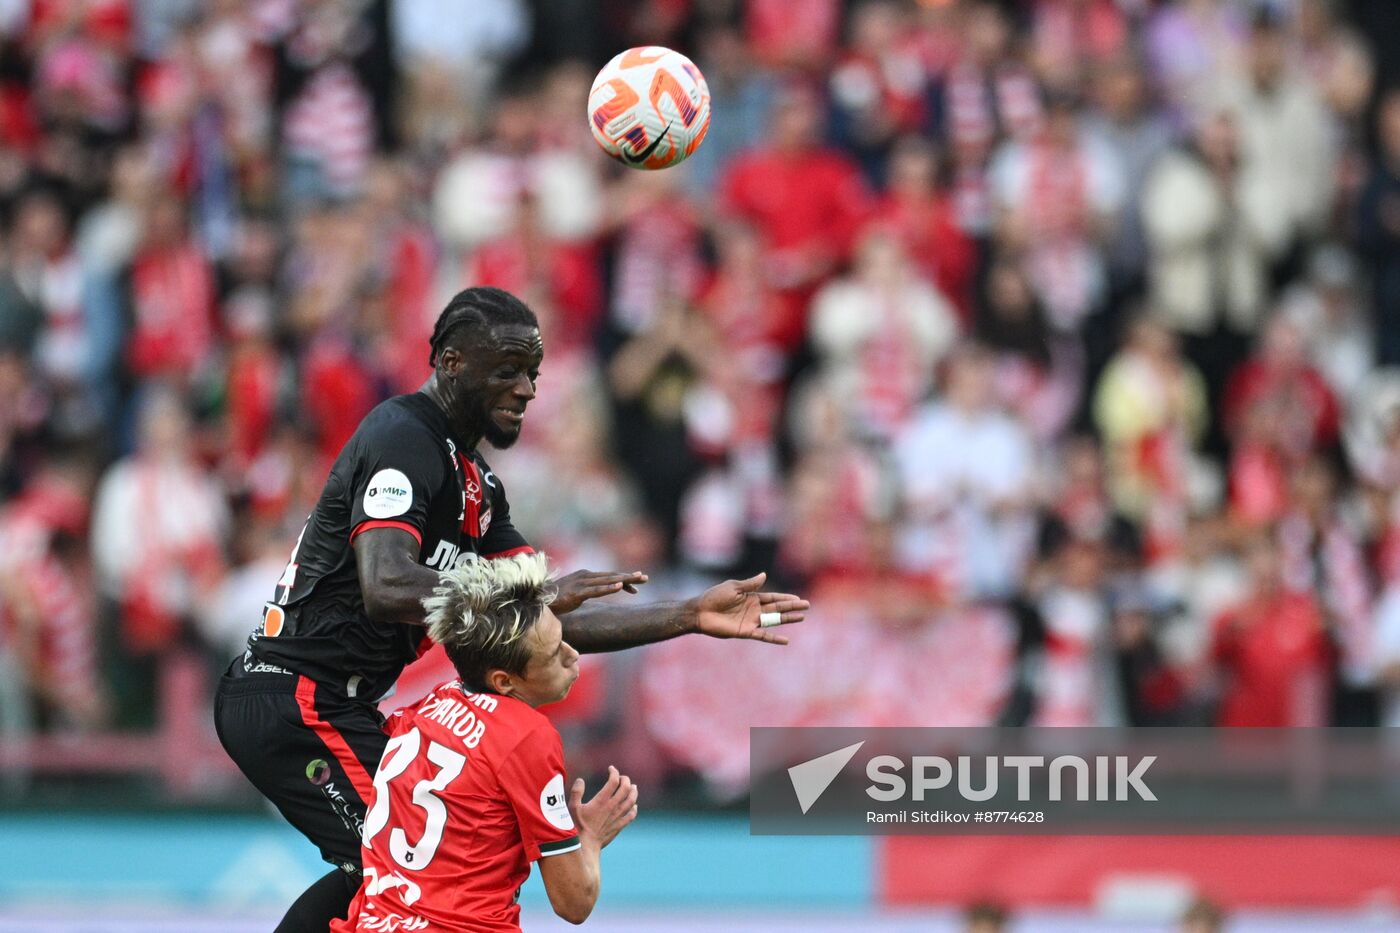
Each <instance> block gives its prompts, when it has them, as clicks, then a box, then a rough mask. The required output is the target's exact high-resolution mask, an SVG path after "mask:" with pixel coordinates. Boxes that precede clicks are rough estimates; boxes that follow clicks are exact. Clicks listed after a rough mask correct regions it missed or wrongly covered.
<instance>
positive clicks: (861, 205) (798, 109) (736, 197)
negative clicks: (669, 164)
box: [721, 82, 871, 320]
mask: <svg viewBox="0 0 1400 933" xmlns="http://www.w3.org/2000/svg"><path fill="white" fill-rule="evenodd" d="M821 119H822V113H821V103H820V101H819V100H818V98H817V97H816V94H815V92H813V91H812V89H811V88H809V87H807V86H805V85H802V84H799V83H795V82H790V83H788V84H787V85H785V86H784V87H782V88H781V89H780V90H779V91H778V94H777V97H776V99H775V101H774V105H773V113H772V114H771V115H770V116H769V122H770V125H771V126H772V129H771V131H770V133H769V135H768V139H767V140H766V141H765V143H764V144H763V145H760V146H759V147H757V148H755V149H752V150H750V151H749V152H746V153H744V154H742V155H740V156H738V157H737V158H735V159H734V161H733V162H732V163H731V164H730V166H729V169H728V171H727V172H726V173H725V174H724V176H723V178H722V180H721V195H722V197H723V200H724V206H725V209H726V210H727V211H729V212H730V213H731V214H733V215H734V216H736V217H738V218H740V219H742V220H744V221H747V222H749V223H752V224H753V225H754V226H756V227H757V228H758V229H759V231H760V232H761V233H762V235H763V243H764V248H765V252H766V256H765V259H764V263H765V265H766V266H767V269H768V275H769V281H770V282H771V283H772V285H773V286H774V287H775V288H777V289H778V292H779V295H780V296H781V297H782V299H783V300H784V301H786V302H788V303H789V305H790V307H791V308H792V311H791V312H790V313H792V314H793V315H794V316H795V317H798V318H801V319H804V320H805V317H806V305H807V302H808V301H809V300H810V298H811V295H812V292H813V290H814V289H815V288H816V287H817V286H818V285H819V284H820V283H821V282H822V280H824V279H825V278H826V277H827V276H828V275H830V274H831V273H832V272H833V271H835V270H836V268H837V267H838V266H839V265H840V263H841V262H843V261H844V260H845V259H846V258H847V256H849V254H850V251H851V247H852V245H853V244H854V241H855V237H856V232H857V229H858V228H859V225H860V224H861V222H862V221H863V220H864V219H865V217H866V215H867V214H868V213H869V210H870V207H871V205H870V195H869V193H868V192H867V190H866V187H865V184H864V182H862V181H861V178H860V173H859V171H858V170H857V169H856V167H855V165H854V164H853V163H852V162H851V160H850V159H849V158H848V157H847V156H846V155H844V154H842V153H841V152H840V151H839V150H835V149H830V148H826V147H824V146H822V145H821V143H820V138H821V137H820V134H821Z"/></svg>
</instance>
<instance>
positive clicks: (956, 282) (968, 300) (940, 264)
mask: <svg viewBox="0 0 1400 933" xmlns="http://www.w3.org/2000/svg"><path fill="white" fill-rule="evenodd" d="M876 216H878V217H879V218H880V219H881V220H882V221H884V222H885V224H886V225H887V226H888V227H889V228H890V229H892V230H894V231H895V233H896V234H897V235H898V236H899V238H900V240H901V241H902V242H903V243H904V248H905V249H906V250H908V252H909V257H910V258H911V259H913V260H914V264H915V265H916V266H918V267H919V269H920V271H922V273H923V275H924V277H925V278H926V279H928V280H929V281H931V282H933V284H934V285H936V286H938V291H939V292H941V293H942V295H943V297H945V298H947V299H948V300H949V301H951V302H952V303H953V306H954V307H956V308H957V309H958V317H959V318H960V319H961V320H962V323H963V327H964V328H968V327H970V326H971V324H972V280H973V275H974V273H975V272H976V269H977V245H976V244H975V243H973V242H972V238H971V237H969V236H968V235H967V234H966V233H964V232H963V229H962V227H961V226H959V225H958V216H957V211H956V210H955V209H954V207H953V203H952V202H951V201H950V200H948V199H947V198H945V197H942V196H939V197H934V198H930V199H929V200H927V201H923V202H917V201H910V200H908V199H904V198H897V197H887V198H885V199H884V200H883V201H882V202H881V203H880V206H879V208H878V209H877V211H876Z"/></svg>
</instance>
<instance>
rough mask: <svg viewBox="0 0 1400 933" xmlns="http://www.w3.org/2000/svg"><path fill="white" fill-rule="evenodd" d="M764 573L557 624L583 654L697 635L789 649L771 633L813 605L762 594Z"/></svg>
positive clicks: (597, 609) (574, 615) (598, 609)
mask: <svg viewBox="0 0 1400 933" xmlns="http://www.w3.org/2000/svg"><path fill="white" fill-rule="evenodd" d="M765 579H766V574H761V573H760V574H759V575H758V576H755V577H750V578H749V579H747V580H726V581H725V582H723V583H721V584H719V585H717V586H712V587H710V588H709V589H708V590H706V591H705V592H703V593H701V594H700V595H699V596H697V597H695V598H693V599H687V600H684V601H682V602H673V603H653V604H651V605H648V606H593V607H589V608H586V609H579V610H578V611H576V612H571V613H569V614H568V615H567V616H564V617H563V618H562V619H560V620H559V621H560V622H561V623H562V624H563V626H564V640H565V641H567V642H568V643H569V644H570V645H571V646H572V647H573V648H574V649H575V650H577V651H580V652H582V653H584V654H592V653H597V652H600V651H618V650H620V649H622V648H633V647H635V646H637V645H646V644H650V643H652V642H657V641H665V640H666V639H668V638H675V637H676V636H677V635H687V634H690V633H692V632H698V633H700V634H702V635H709V636H710V637H712V638H749V639H753V640H754V641H765V642H768V643H769V644H773V645H786V644H787V643H788V639H787V636H786V635H780V634H778V633H777V632H775V631H773V629H774V628H776V627H777V626H779V625H791V624H792V623H795V622H801V621H802V620H803V619H805V618H806V617H807V609H809V608H810V606H811V604H810V603H808V602H807V600H805V599H802V598H801V597H798V596H794V595H792V594H791V593H767V592H760V591H759V587H761V586H762V585H763V581H764V580H765Z"/></svg>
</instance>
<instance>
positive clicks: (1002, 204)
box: [989, 94, 1124, 331]
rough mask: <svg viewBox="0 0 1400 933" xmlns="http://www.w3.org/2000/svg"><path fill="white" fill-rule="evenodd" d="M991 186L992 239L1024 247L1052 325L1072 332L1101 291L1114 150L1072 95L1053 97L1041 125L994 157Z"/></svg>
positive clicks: (1116, 183)
mask: <svg viewBox="0 0 1400 933" xmlns="http://www.w3.org/2000/svg"><path fill="white" fill-rule="evenodd" d="M989 183H990V186H991V194H992V201H993V204H994V205H995V207H996V210H997V214H998V224H997V230H996V239H997V242H998V244H999V245H1000V246H1001V247H1002V248H1003V249H1005V250H1010V251H1015V252H1020V251H1024V253H1025V263H1026V270H1027V272H1028V273H1029V275H1030V278H1031V281H1032V283H1033V284H1034V285H1035V289H1036V293H1037V294H1038V295H1039V297H1040V300H1041V302H1042V303H1043V304H1044V306H1045V310H1046V312H1047V314H1048V315H1049V319H1050V322H1051V323H1052V324H1053V325H1054V326H1055V327H1056V328H1057V329H1059V330H1066V331H1072V330H1077V329H1078V328H1079V326H1080V324H1081V322H1083V321H1084V319H1085V318H1086V317H1088V316H1089V315H1090V314H1091V313H1092V312H1094V311H1095V310H1097V309H1098V308H1099V306H1100V304H1101V303H1102V302H1103V300H1104V299H1105V297H1106V296H1107V288H1108V270H1107V269H1106V267H1105V263H1104V260H1103V250H1102V243H1104V242H1106V241H1107V240H1108V239H1109V238H1111V237H1112V235H1113V230H1114V226H1115V224H1116V222H1117V215H1118V211H1119V210H1120V209H1121V207H1122V202H1123V190H1124V189H1123V171H1122V167H1121V166H1120V165H1119V164H1118V162H1117V159H1116V157H1115V156H1114V153H1113V151H1112V150H1111V149H1109V148H1108V147H1106V146H1104V145H1103V144H1102V143H1101V142H1100V141H1099V140H1098V139H1097V138H1096V137H1094V136H1090V135H1087V134H1085V133H1084V132H1083V131H1082V129H1081V127H1080V125H1079V117H1078V109H1077V107H1076V102H1075V101H1074V100H1073V99H1071V98H1069V97H1066V96H1064V95H1062V94H1060V95H1055V96H1053V97H1051V98H1050V100H1049V102H1048V104H1047V106H1046V115H1045V120H1044V122H1043V124H1042V126H1041V128H1040V130H1039V131H1038V132H1036V133H1035V134H1033V135H1031V136H1029V137H1027V138H1026V139H1025V140H1022V141H1013V142H1010V143H1008V144H1007V145H1006V146H1005V147H1004V148H1003V149H1001V150H1000V151H999V152H998V153H997V154H996V156H995V158H994V161H993V162H992V165H991V168H990V175H989Z"/></svg>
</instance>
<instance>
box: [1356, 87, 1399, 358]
mask: <svg viewBox="0 0 1400 933" xmlns="http://www.w3.org/2000/svg"><path fill="white" fill-rule="evenodd" d="M1376 131H1377V136H1378V138H1379V141H1380V150H1379V152H1378V153H1377V154H1376V159H1375V165H1374V167H1373V168H1372V170H1371V176H1370V178H1369V179H1368V180H1367V182H1366V186H1365V188H1364V190H1363V191H1362V194H1361V201H1360V204H1359V207H1358V216H1357V236H1358V240H1359V241H1360V245H1361V247H1362V249H1364V250H1365V251H1366V256H1367V258H1368V259H1369V260H1370V264H1371V301H1372V305H1373V308H1372V314H1373V315H1374V321H1375V325H1374V326H1375V333H1376V343H1377V346H1378V349H1379V356H1378V362H1380V363H1381V364H1382V365H1386V366H1396V365H1400V327H1397V324H1398V323H1400V89H1396V90H1391V91H1387V92H1386V93H1385V95H1384V96H1383V97H1382V98H1381V101H1380V105H1379V107H1378V109H1377V111H1376Z"/></svg>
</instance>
